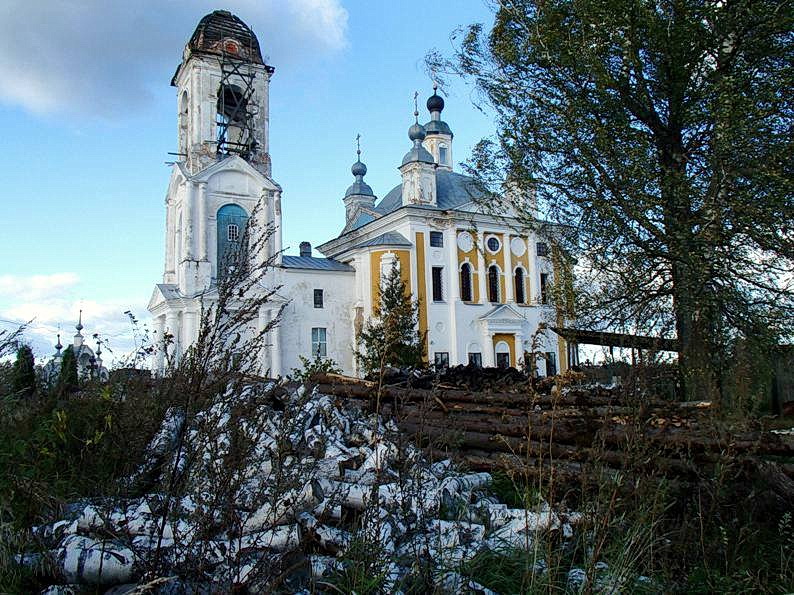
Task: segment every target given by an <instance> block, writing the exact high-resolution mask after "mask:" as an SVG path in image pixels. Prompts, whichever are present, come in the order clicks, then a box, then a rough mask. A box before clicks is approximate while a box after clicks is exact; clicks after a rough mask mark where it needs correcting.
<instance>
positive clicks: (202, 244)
mask: <svg viewBox="0 0 794 595" xmlns="http://www.w3.org/2000/svg"><path fill="white" fill-rule="evenodd" d="M207 227H208V225H207V183H206V182H199V183H198V230H199V231H198V257H199V260H209V256H208V254H207V241H208V238H207Z"/></svg>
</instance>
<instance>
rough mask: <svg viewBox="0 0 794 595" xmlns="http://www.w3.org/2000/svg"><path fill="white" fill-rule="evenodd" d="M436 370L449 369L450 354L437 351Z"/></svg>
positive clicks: (435, 355)
mask: <svg viewBox="0 0 794 595" xmlns="http://www.w3.org/2000/svg"><path fill="white" fill-rule="evenodd" d="M434 359H435V364H436V368H448V367H449V353H448V352H446V351H436V353H435V354H434Z"/></svg>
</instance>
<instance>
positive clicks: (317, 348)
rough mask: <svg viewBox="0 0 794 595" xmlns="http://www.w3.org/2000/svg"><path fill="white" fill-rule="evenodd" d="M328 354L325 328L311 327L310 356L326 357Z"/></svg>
mask: <svg viewBox="0 0 794 595" xmlns="http://www.w3.org/2000/svg"><path fill="white" fill-rule="evenodd" d="M327 355H328V342H327V336H326V331H325V328H313V329H312V356H314V357H326V356H327Z"/></svg>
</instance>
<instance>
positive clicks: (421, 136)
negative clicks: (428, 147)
mask: <svg viewBox="0 0 794 595" xmlns="http://www.w3.org/2000/svg"><path fill="white" fill-rule="evenodd" d="M426 136H427V133H426V132H425V127H424V126H422V125H421V124H420V123H419V122H416V123H415V124H411V127H410V128H409V129H408V138H410V139H411V140H412V141H417V140H418V141H423V140H425V137H426Z"/></svg>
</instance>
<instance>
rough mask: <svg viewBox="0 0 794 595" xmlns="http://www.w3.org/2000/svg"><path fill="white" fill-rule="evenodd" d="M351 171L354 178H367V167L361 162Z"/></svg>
mask: <svg viewBox="0 0 794 595" xmlns="http://www.w3.org/2000/svg"><path fill="white" fill-rule="evenodd" d="M350 171H351V173H352V174H353V175H354V176H366V175H367V166H366V165H364V164H363V163H361V161H356V162H355V163H354V164H353V167H351V168H350Z"/></svg>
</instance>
